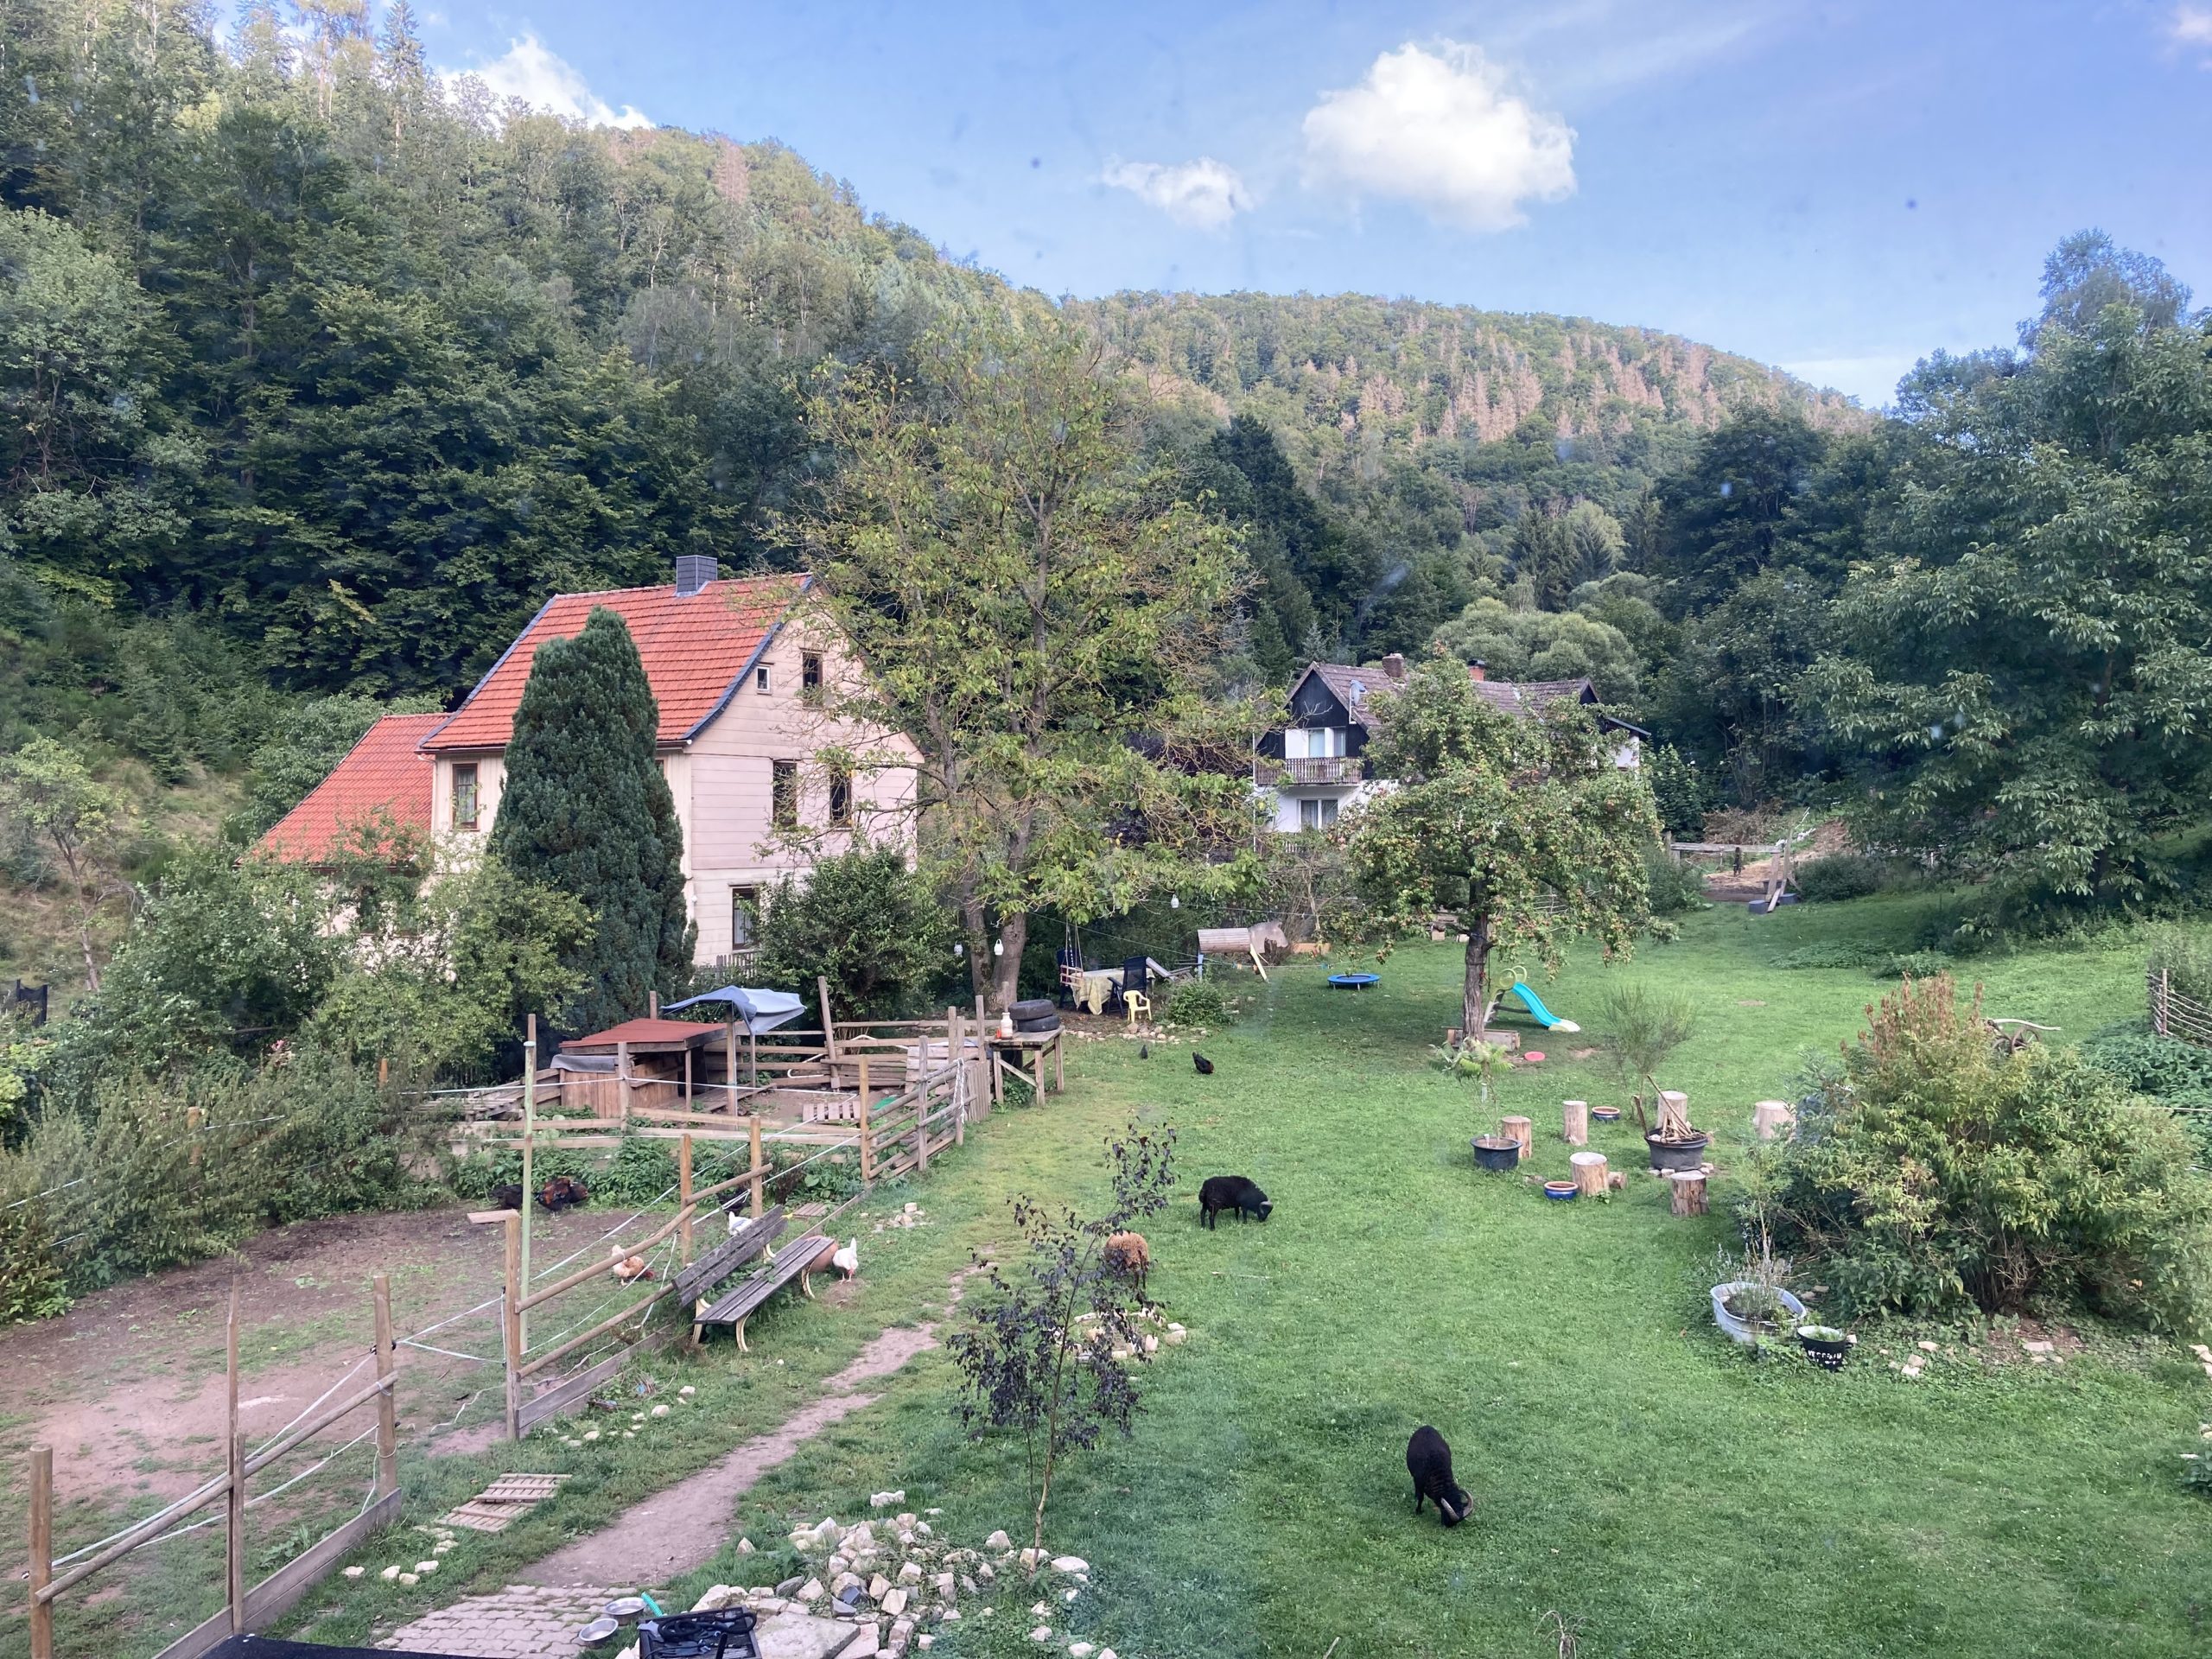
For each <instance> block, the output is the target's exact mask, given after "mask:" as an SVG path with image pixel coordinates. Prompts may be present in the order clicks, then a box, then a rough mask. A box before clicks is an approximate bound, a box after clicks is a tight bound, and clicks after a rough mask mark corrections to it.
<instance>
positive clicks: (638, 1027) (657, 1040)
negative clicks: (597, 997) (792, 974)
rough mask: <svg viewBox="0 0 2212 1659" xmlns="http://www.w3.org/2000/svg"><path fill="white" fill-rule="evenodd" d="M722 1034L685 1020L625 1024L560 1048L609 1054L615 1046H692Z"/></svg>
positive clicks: (580, 1038) (640, 1021)
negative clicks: (607, 1051)
mask: <svg viewBox="0 0 2212 1659" xmlns="http://www.w3.org/2000/svg"><path fill="white" fill-rule="evenodd" d="M724 1030H725V1027H721V1026H701V1025H695V1024H693V1023H692V1022H691V1021H690V1020H624V1021H623V1022H622V1023H621V1024H620V1025H619V1026H609V1027H607V1029H606V1030H605V1031H595V1032H594V1033H592V1034H591V1035H590V1036H588V1037H571V1038H570V1039H569V1040H568V1041H567V1042H565V1043H563V1044H562V1045H561V1049H562V1052H563V1053H566V1052H569V1051H570V1050H575V1049H600V1048H603V1049H607V1050H609V1051H612V1050H613V1047H614V1046H615V1045H616V1044H617V1043H627V1044H629V1045H630V1046H631V1047H632V1048H636V1047H639V1046H641V1045H642V1046H651V1045H653V1044H664V1045H675V1044H679V1043H695V1042H697V1041H699V1040H700V1039H702V1038H707V1037H720V1036H721V1035H722V1034H723V1032H724Z"/></svg>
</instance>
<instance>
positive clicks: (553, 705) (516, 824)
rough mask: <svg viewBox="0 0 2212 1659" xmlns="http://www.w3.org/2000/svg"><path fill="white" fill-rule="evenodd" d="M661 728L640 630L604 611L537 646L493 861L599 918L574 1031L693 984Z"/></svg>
mask: <svg viewBox="0 0 2212 1659" xmlns="http://www.w3.org/2000/svg"><path fill="white" fill-rule="evenodd" d="M659 719H660V714H659V710H658V708H657V707H656V706H655V704H654V702H653V695H652V687H651V686H649V685H648V684H647V683H646V682H645V664H643V663H642V662H640V661H639V658H638V648H637V646H636V645H635V644H634V643H633V642H632V640H631V638H630V631H629V629H628V628H626V626H623V623H622V619H621V618H620V617H619V616H617V615H616V614H615V613H613V612H612V611H610V610H607V609H606V608H605V607H598V608H595V609H594V610H593V612H592V613H591V618H590V620H588V622H586V623H585V624H584V629H583V632H582V633H580V634H578V635H576V637H575V639H554V640H549V641H547V642H546V643H545V644H544V645H541V646H539V647H538V651H537V658H536V659H535V660H534V661H533V662H532V663H531V670H530V683H529V684H528V685H527V686H525V687H524V690H523V695H522V706H521V707H520V708H519V709H517V710H516V711H515V728H514V735H513V737H512V739H510V740H509V741H508V744H507V771H506V782H505V788H504V790H503V791H502V793H501V796H500V800H499V820H498V822H497V823H496V824H495V825H494V826H493V831H492V842H491V850H492V852H493V855H496V856H497V857H499V859H501V860H503V861H505V864H506V866H507V868H509V869H512V870H513V871H515V872H516V873H517V874H519V875H522V876H524V877H525V878H527V879H529V880H537V881H542V882H544V883H545V884H546V885H547V886H549V887H557V888H559V889H560V890H561V891H563V892H564V893H574V894H575V896H576V897H577V898H579V899H582V900H583V902H584V903H585V904H586V905H587V906H589V907H590V909H591V912H592V917H593V921H594V931H593V935H592V938H591V940H590V942H589V943H588V944H587V945H586V946H585V947H584V952H583V955H582V958H581V959H580V960H578V961H576V962H575V963H574V964H572V965H574V966H575V967H576V968H579V969H582V972H583V973H584V975H585V984H584V988H583V990H582V993H581V994H580V995H578V997H577V999H576V1001H575V1002H574V1003H572V1004H571V1005H570V1006H569V1007H568V1008H566V1009H564V1010H563V1011H562V1022H563V1023H564V1024H566V1025H569V1026H571V1027H575V1028H576V1029H580V1030H584V1031H596V1030H598V1029H600V1028H601V1027H606V1026H611V1025H613V1024H615V1023H617V1022H618V1021H620V1020H626V1019H632V1018H634V1017H635V1016H637V1015H639V1014H643V1013H644V1012H645V1000H646V994H647V993H648V992H649V991H652V990H656V989H658V990H660V991H663V992H671V991H674V990H676V989H677V988H679V987H680V986H682V985H683V983H684V982H686V981H687V980H688V979H689V978H690V971H691V946H692V942H693V929H692V927H691V925H690V922H689V921H688V920H686V919H685V917H684V905H683V829H682V827H681V826H680V825H679V824H678V823H677V818H676V802H675V799H674V798H673V797H672V796H671V795H670V793H669V790H668V779H666V778H665V777H664V776H663V775H662V772H661V769H660V764H659V762H658V760H656V759H655V757H654V753H653V738H654V732H655V730H656V728H657V727H658V723H659Z"/></svg>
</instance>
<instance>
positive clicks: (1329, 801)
mask: <svg viewBox="0 0 2212 1659" xmlns="http://www.w3.org/2000/svg"><path fill="white" fill-rule="evenodd" d="M1336 821H1337V798H1336V797H1335V796H1333V795H1324V796H1321V797H1319V798H1317V799H1311V800H1301V801H1300V802H1299V804H1298V827H1299V828H1300V829H1327V828H1328V827H1329V826H1330V825H1331V824H1332V823H1335V822H1336Z"/></svg>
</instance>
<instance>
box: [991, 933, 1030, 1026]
mask: <svg viewBox="0 0 2212 1659" xmlns="http://www.w3.org/2000/svg"><path fill="white" fill-rule="evenodd" d="M998 942H999V944H1001V945H1003V946H1005V947H1006V949H1005V953H1004V954H1003V955H1001V956H995V957H992V958H991V988H990V995H991V1007H992V1009H993V1010H994V1011H995V1012H996V1011H1000V1010H1003V1009H1006V1008H1010V1007H1013V1006H1014V1003H1015V1001H1018V1000H1019V999H1020V995H1021V948H1022V946H1024V945H1025V944H1028V943H1029V917H1028V915H1027V912H1021V911H1016V912H1014V914H1013V915H1011V916H1007V917H1002V918H1001V919H1000V921H999V938H998Z"/></svg>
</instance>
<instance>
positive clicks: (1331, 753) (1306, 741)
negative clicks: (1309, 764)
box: [1282, 726, 1344, 760]
mask: <svg viewBox="0 0 2212 1659" xmlns="http://www.w3.org/2000/svg"><path fill="white" fill-rule="evenodd" d="M1282 753H1283V759H1284V760H1342V759H1343V758H1344V728H1343V727H1341V726H1314V727H1298V726H1294V727H1292V728H1290V729H1289V730H1287V731H1286V732H1285V733H1284V734H1282Z"/></svg>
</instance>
